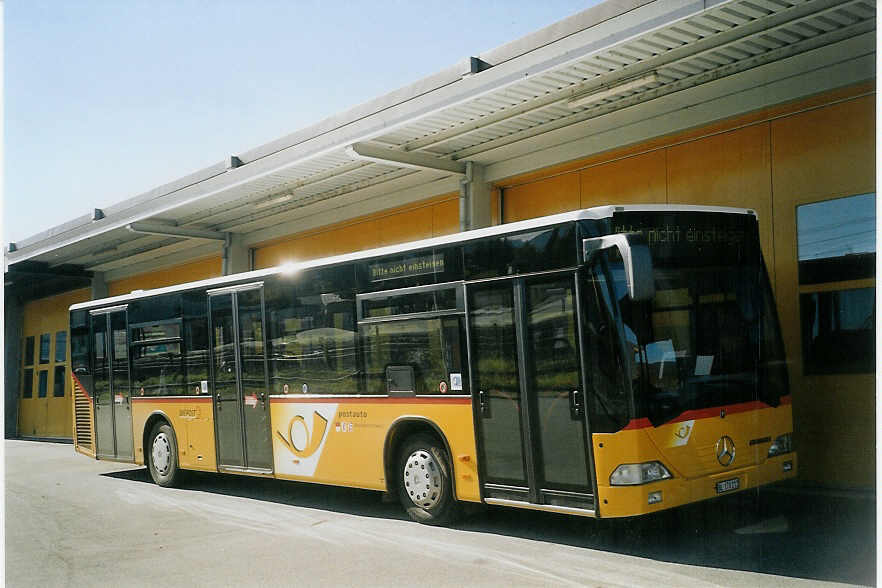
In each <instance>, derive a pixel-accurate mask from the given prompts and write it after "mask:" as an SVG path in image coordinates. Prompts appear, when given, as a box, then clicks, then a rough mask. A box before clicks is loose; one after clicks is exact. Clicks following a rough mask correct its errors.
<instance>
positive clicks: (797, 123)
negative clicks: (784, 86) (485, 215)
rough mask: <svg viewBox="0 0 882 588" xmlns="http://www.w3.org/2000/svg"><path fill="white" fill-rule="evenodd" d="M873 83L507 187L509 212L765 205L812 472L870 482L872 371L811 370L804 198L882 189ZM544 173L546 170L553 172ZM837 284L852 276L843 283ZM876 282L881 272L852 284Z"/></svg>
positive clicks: (765, 232) (798, 424)
mask: <svg viewBox="0 0 882 588" xmlns="http://www.w3.org/2000/svg"><path fill="white" fill-rule="evenodd" d="M871 89H872V87H871V86H861V87H855V88H850V89H846V90H840V91H837V92H835V93H832V94H828V95H826V96H819V97H814V98H812V99H810V100H806V101H803V102H800V103H795V104H790V105H785V106H779V107H776V108H774V109H769V110H766V111H763V112H759V113H753V114H751V115H749V116H746V117H741V118H739V119H736V120H731V121H726V122H723V123H717V124H715V125H713V127H706V128H703V129H696V130H692V131H690V132H689V133H687V134H682V135H679V136H674V137H667V138H665V139H661V140H654V141H652V142H650V143H646V144H643V145H637V146H631V147H628V148H627V149H622V150H619V151H617V152H613V153H607V154H603V155H600V156H594V157H592V158H591V159H589V160H584V161H581V162H573V163H569V164H567V165H565V166H559V167H557V168H555V169H550V170H545V172H544V174H543V173H542V172H534V173H531V174H530V175H529V176H525V177H522V178H517V179H513V180H510V181H508V182H507V183H506V185H504V186H502V194H503V196H502V198H503V218H504V219H505V221H506V222H511V221H514V220H520V219H524V218H531V217H536V216H541V215H545V214H553V213H556V212H561V211H565V210H575V209H578V208H587V207H591V206H599V205H604V204H626V203H631V204H634V203H653V202H655V203H670V204H710V205H720V206H736V207H742V208H752V209H754V210H756V211H757V214H758V217H759V223H760V239H761V242H762V248H763V253H764V255H765V258H766V261H767V263H768V266H769V274H770V277H771V279H772V283H773V285H774V287H775V292H776V297H777V303H778V311H779V315H780V318H781V325H782V329H783V335H784V342H785V346H786V351H787V357H788V360H789V363H790V374H791V388H792V390H793V413H794V421H795V423H794V428H795V432H794V433H795V441H796V444H797V450H798V451H799V452H800V453H801V458H800V461H801V464H802V466H801V472H800V475H801V477H802V478H803V479H806V480H812V481H816V482H819V483H823V484H833V485H842V486H858V487H870V486H872V485H873V482H874V479H875V469H874V464H875V459H874V458H868V456H874V455H875V449H874V448H875V433H874V431H875V426H874V410H875V405H874V386H875V378H874V376H873V375H872V374H860V375H841V376H803V374H802V357H801V352H802V350H801V339H800V322H799V321H800V317H799V293H800V292H808V291H815V290H819V289H822V288H829V285H818V286H813V287H809V288H807V287H805V286H803V287H800V286H799V284H798V279H797V254H796V206H798V205H800V204H806V203H809V202H817V201H821V200H829V199H832V198H837V197H841V196H849V195H853V194H864V193H868V192H874V191H875V147H876V146H875V126H874V120H875V111H874V99H875V96H874V95H873V94H870V95H864V94H866V93H867V92H869V91H871ZM543 175H544V177H543ZM839 286H843V285H842V284H840V285H839ZM867 286H875V280H861V281H856V282H853V283H846V284H845V285H844V287H867Z"/></svg>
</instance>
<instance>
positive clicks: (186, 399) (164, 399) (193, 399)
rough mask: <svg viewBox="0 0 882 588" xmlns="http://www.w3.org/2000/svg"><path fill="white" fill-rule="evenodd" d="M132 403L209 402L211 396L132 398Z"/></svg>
mask: <svg viewBox="0 0 882 588" xmlns="http://www.w3.org/2000/svg"><path fill="white" fill-rule="evenodd" d="M132 402H211V396H185V397H171V398H169V397H166V396H132Z"/></svg>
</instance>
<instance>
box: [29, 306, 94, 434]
mask: <svg viewBox="0 0 882 588" xmlns="http://www.w3.org/2000/svg"><path fill="white" fill-rule="evenodd" d="M90 294H91V292H90V290H89V289H82V290H74V291H72V292H65V293H64V294H60V295H58V296H50V297H48V298H41V299H39V300H33V301H31V302H28V303H27V304H25V306H24V316H23V321H22V340H21V341H18V342H17V343H16V344H17V345H21V366H22V369H21V372H20V374H21V382H20V384H19V393H18V394H19V403H20V404H19V412H18V431H19V434H20V435H22V436H25V437H70V436H71V422H72V419H73V396H72V393H71V384H70V329H69V325H68V312H67V309H68V307H70V305H71V304H76V303H77V302H85V301H86V300H89V297H90ZM58 331H64V332H65V333H67V336H66V338H65V348H66V349H65V352H64V361H61V362H56V361H55V339H56V333H57V332H58ZM44 333H48V334H49V335H50V341H51V342H50V346H49V361H48V363H43V364H41V363H40V335H41V334H44ZM27 337H33V338H34V364H33V365H32V366H25V363H24V362H25V352H24V341H25V339H26V338H27ZM61 365H63V366H64V377H63V378H62V380H63V382H64V397H63V398H62V397H55V396H54V390H55V367H56V366H61ZM30 368H33V375H32V378H31V379H32V382H33V395H32V397H31V398H22V397H21V395H22V392H23V390H24V379H25V369H30ZM43 370H45V371H46V372H47V386H46V396H45V397H44V398H40V397H39V382H40V372H41V371H43Z"/></svg>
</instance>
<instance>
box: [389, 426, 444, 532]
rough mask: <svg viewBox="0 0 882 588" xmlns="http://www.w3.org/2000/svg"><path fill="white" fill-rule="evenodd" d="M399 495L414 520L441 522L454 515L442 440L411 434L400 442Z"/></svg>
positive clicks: (427, 522)
mask: <svg viewBox="0 0 882 588" xmlns="http://www.w3.org/2000/svg"><path fill="white" fill-rule="evenodd" d="M398 472H399V479H398V496H399V499H400V500H401V504H402V506H404V510H406V511H407V514H408V515H409V516H410V518H412V519H413V520H415V521H417V522H420V523H424V524H427V525H444V524H447V523H450V522H452V521H453V520H454V519H455V518H456V513H457V503H456V499H455V498H454V497H453V486H452V484H451V479H452V478H451V468H450V461H449V460H448V458H447V452H446V451H445V450H444V447H443V446H442V445H441V443H440V442H439V441H438V440H437V439H435V438H433V437H431V436H429V435H414V436H413V437H410V438H409V439H407V441H405V442H404V444H403V445H402V446H401V451H400V452H399V460H398Z"/></svg>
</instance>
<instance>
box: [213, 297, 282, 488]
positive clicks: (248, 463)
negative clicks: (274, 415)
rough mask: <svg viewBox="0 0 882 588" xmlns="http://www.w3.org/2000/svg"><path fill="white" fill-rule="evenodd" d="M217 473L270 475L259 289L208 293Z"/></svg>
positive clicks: (261, 308) (270, 459)
mask: <svg viewBox="0 0 882 588" xmlns="http://www.w3.org/2000/svg"><path fill="white" fill-rule="evenodd" d="M208 300H209V314H210V317H211V351H212V362H211V364H212V393H213V395H214V418H215V427H216V434H215V438H216V439H217V463H218V468H219V469H220V470H232V471H248V472H251V473H271V472H272V471H273V470H272V468H273V454H272V445H271V444H270V426H269V406H268V404H269V402H268V398H267V381H266V345H265V342H266V330H265V328H264V325H265V321H264V318H263V285H262V284H260V283H258V284H248V285H244V286H234V287H232V288H223V289H219V290H214V291H209V292H208Z"/></svg>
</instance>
